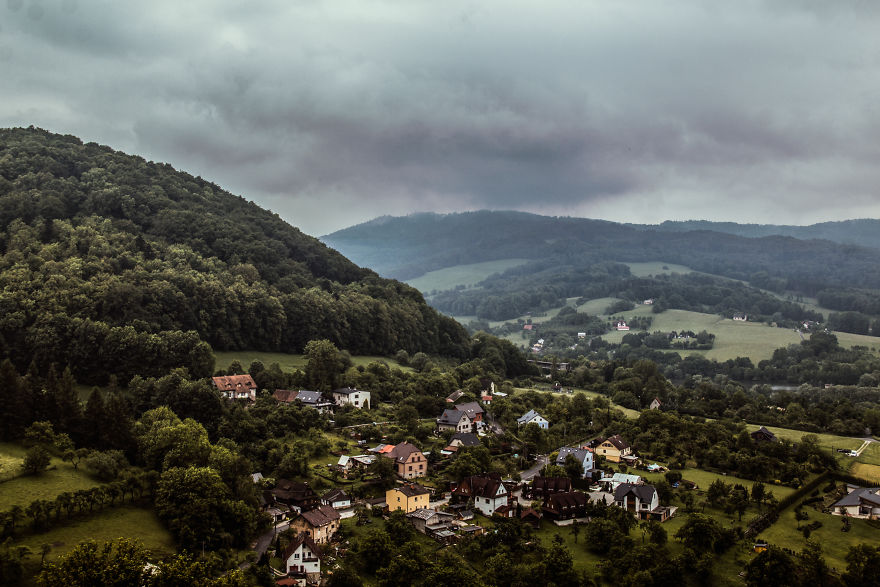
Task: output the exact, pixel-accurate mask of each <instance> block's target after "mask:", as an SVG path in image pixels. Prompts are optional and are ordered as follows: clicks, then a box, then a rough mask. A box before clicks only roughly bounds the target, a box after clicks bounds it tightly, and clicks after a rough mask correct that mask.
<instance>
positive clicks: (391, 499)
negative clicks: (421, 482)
mask: <svg viewBox="0 0 880 587" xmlns="http://www.w3.org/2000/svg"><path fill="white" fill-rule="evenodd" d="M385 503H387V504H388V511H390V512H393V511H395V510H403V512H404V513H406V514H408V513H410V512H414V511H416V510H417V509H419V508H425V509H428V494H427V493H425V494H423V495H416V496H413V497H407V496H406V495H404V493H403V492H402V491H398V490H397V489H389V490H388V491H387V492H386V493H385Z"/></svg>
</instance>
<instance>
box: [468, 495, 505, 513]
mask: <svg viewBox="0 0 880 587" xmlns="http://www.w3.org/2000/svg"><path fill="white" fill-rule="evenodd" d="M503 505H507V494H506V493H505V494H504V495H500V496H495V497H475V498H474V508H476V509H478V510H480V513H482V514H483V515H484V516H486V517H489V518H491V517H492V514H494V513H495V510H497V509H498V508H500V507H501V506H503Z"/></svg>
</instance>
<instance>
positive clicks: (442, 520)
mask: <svg viewBox="0 0 880 587" xmlns="http://www.w3.org/2000/svg"><path fill="white" fill-rule="evenodd" d="M406 517H407V519H408V520H409V521H410V523H411V524H412V525H413V527H414V528H415V529H416V530H418V531H419V532H421V533H422V534H427V535H428V536H433V535H435V534H436V533H437V532H440V531H442V530H448V529H449V527H450V526H451V525H452V521H453V520H455V514H450V513H447V512H438V511H435V510H429V509H425V508H419V509H417V510H415V511H412V512H410V513H408V514H407V515H406Z"/></svg>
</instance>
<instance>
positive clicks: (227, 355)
mask: <svg viewBox="0 0 880 587" xmlns="http://www.w3.org/2000/svg"><path fill="white" fill-rule="evenodd" d="M214 359H215V361H216V363H215V365H214V368H215V369H226V368H227V367H229V364H230V363H232V361H234V360H236V359H237V360H238V362H239V363H241V366H242V367H243V368H244V370H245V371H247V369H248V366H250V364H251V363H252V362H254V361H260V362H262V363H263V365H264V366H265V367H267V368H268V367H269V365H271V364H272V363H278V365H279V366H280V367H281V370H282V371H285V372H292V371H296V370H297V369H305V368H306V364H307V363H308V359H306V356H305V355H290V354H286V353H264V352H261V351H215V352H214ZM351 360H352V362H353V363H354V365H355V366H358V365H363V366H365V367H366V366H367V365H368V364H370V363H372V362H373V361H385V362H386V363H388V365H389V366H390V367H391V368H395V367H398V368H400V369H402V370H404V371H412V369H411V368H410V367H401V366H400V365H398V364H397V361H395V360H394V359H390V358H388V357H380V356H371V355H358V356H352V357H351Z"/></svg>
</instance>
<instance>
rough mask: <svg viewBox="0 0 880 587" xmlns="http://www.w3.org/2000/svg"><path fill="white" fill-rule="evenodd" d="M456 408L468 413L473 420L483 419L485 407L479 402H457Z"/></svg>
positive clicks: (480, 420) (479, 420)
mask: <svg viewBox="0 0 880 587" xmlns="http://www.w3.org/2000/svg"><path fill="white" fill-rule="evenodd" d="M455 409H456V410H458V411H460V412H464V413H465V414H467V417H468V418H470V420H471V422H482V421H483V408H482V407H481V406H480V404H478V403H477V402H467V403H465V404H455Z"/></svg>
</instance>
